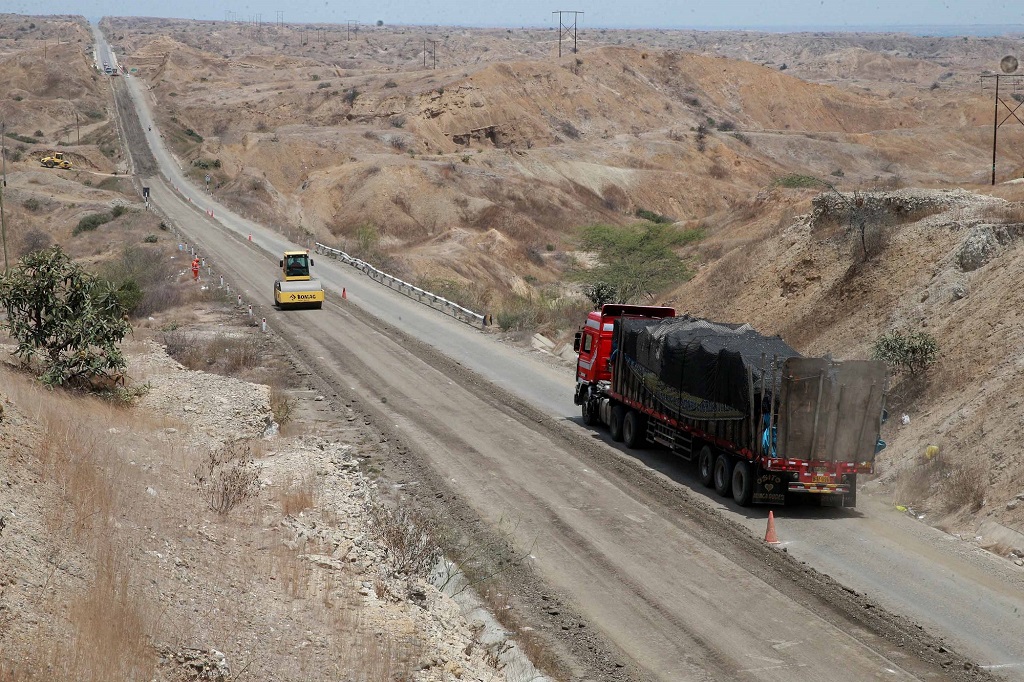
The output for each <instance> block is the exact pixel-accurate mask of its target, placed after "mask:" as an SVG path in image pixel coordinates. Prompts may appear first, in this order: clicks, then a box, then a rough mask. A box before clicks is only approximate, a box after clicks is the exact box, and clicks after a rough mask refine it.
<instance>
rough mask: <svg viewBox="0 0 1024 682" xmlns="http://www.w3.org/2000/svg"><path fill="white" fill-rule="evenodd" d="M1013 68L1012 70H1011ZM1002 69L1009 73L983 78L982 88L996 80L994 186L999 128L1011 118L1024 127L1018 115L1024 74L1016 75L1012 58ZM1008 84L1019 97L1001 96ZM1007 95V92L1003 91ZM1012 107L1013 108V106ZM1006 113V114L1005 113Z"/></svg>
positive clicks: (1021, 104) (993, 148)
mask: <svg viewBox="0 0 1024 682" xmlns="http://www.w3.org/2000/svg"><path fill="white" fill-rule="evenodd" d="M1010 66H1012V68H1009V67H1010ZM1002 68H1003V70H1004V71H1008V73H997V74H992V75H987V76H982V77H981V83H982V88H984V86H985V82H986V79H994V80H995V111H994V112H993V118H992V185H993V186H994V185H995V184H996V149H997V148H996V143H997V142H998V139H999V128H1000V127H1002V125H1003V124H1004V123H1006V122H1007V121H1009V120H1010V119H1011V118H1013V119H1016V120H1017V122H1018V123H1020V124H1021V125H1024V119H1022V118H1021V116H1019V115H1018V114H1017V110H1018V109H1020V108H1021V106H1024V97H1021V98H1020V99H1018V97H1019V93H1020V91H1021V89H1022V86H1024V74H1014V73H1012V72H1013V71H1016V70H1017V60H1016V59H1013V58H1012V57H1004V58H1003V64H1002ZM1004 83H1005V84H1007V85H1008V86H1010V87H1012V89H1013V94H1014V95H1018V97H1013V96H1010V97H1005V96H1000V88H1001V86H1002V84H1004ZM1003 92H1004V93H1005V90H1004V91H1003ZM1008 100H1009V101H1008ZM1011 105H1012V106H1011ZM1003 109H1005V110H1006V112H1009V113H1006V115H1005V116H1003V118H1002V120H1000V118H999V115H1000V113H1001V112H1002V110H1003ZM1004 113H1005V112H1004Z"/></svg>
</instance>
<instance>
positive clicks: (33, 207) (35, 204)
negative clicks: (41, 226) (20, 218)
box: [21, 197, 42, 211]
mask: <svg viewBox="0 0 1024 682" xmlns="http://www.w3.org/2000/svg"><path fill="white" fill-rule="evenodd" d="M21 205H22V206H24V207H25V208H26V209H27V210H29V211H38V210H39V208H40V207H41V206H42V204H41V203H40V202H39V199H36V198H35V197H30V198H28V199H25V201H23V202H22V204H21Z"/></svg>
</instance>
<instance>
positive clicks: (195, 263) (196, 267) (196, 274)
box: [192, 256, 199, 282]
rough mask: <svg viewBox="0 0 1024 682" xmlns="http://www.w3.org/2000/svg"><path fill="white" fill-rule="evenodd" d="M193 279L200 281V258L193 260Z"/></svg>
mask: <svg viewBox="0 0 1024 682" xmlns="http://www.w3.org/2000/svg"><path fill="white" fill-rule="evenodd" d="M192 279H193V280H194V281H196V282H198V281H199V256H196V257H195V258H193V259H192Z"/></svg>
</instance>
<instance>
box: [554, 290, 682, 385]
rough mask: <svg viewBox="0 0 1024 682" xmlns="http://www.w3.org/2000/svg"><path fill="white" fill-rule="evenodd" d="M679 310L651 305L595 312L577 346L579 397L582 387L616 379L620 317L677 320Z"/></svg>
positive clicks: (611, 306) (611, 307)
mask: <svg viewBox="0 0 1024 682" xmlns="http://www.w3.org/2000/svg"><path fill="white" fill-rule="evenodd" d="M675 316H676V311H675V308H666V307H663V306H649V305H623V304H619V303H606V304H605V305H603V306H601V310H594V311H592V312H591V313H590V314H589V315H587V322H586V324H585V325H584V327H583V329H582V330H580V331H578V332H576V340H575V343H574V344H573V345H574V347H575V349H576V352H578V353H579V358H578V360H577V361H576V384H577V394H578V393H579V386H580V385H591V384H596V383H597V382H599V381H610V380H611V378H612V372H611V363H610V362H609V360H610V359H611V355H612V331H613V330H614V329H615V320H617V319H619V318H620V317H647V318H654V319H657V318H663V317H675Z"/></svg>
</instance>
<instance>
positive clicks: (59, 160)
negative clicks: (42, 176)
mask: <svg viewBox="0 0 1024 682" xmlns="http://www.w3.org/2000/svg"><path fill="white" fill-rule="evenodd" d="M39 163H41V164H42V165H44V166H46V167H47V168H62V169H64V170H69V169H70V168H71V165H72V164H71V161H70V160H68V159H65V158H64V152H54V153H53V155H52V156H44V157H43V158H41V159H39Z"/></svg>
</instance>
